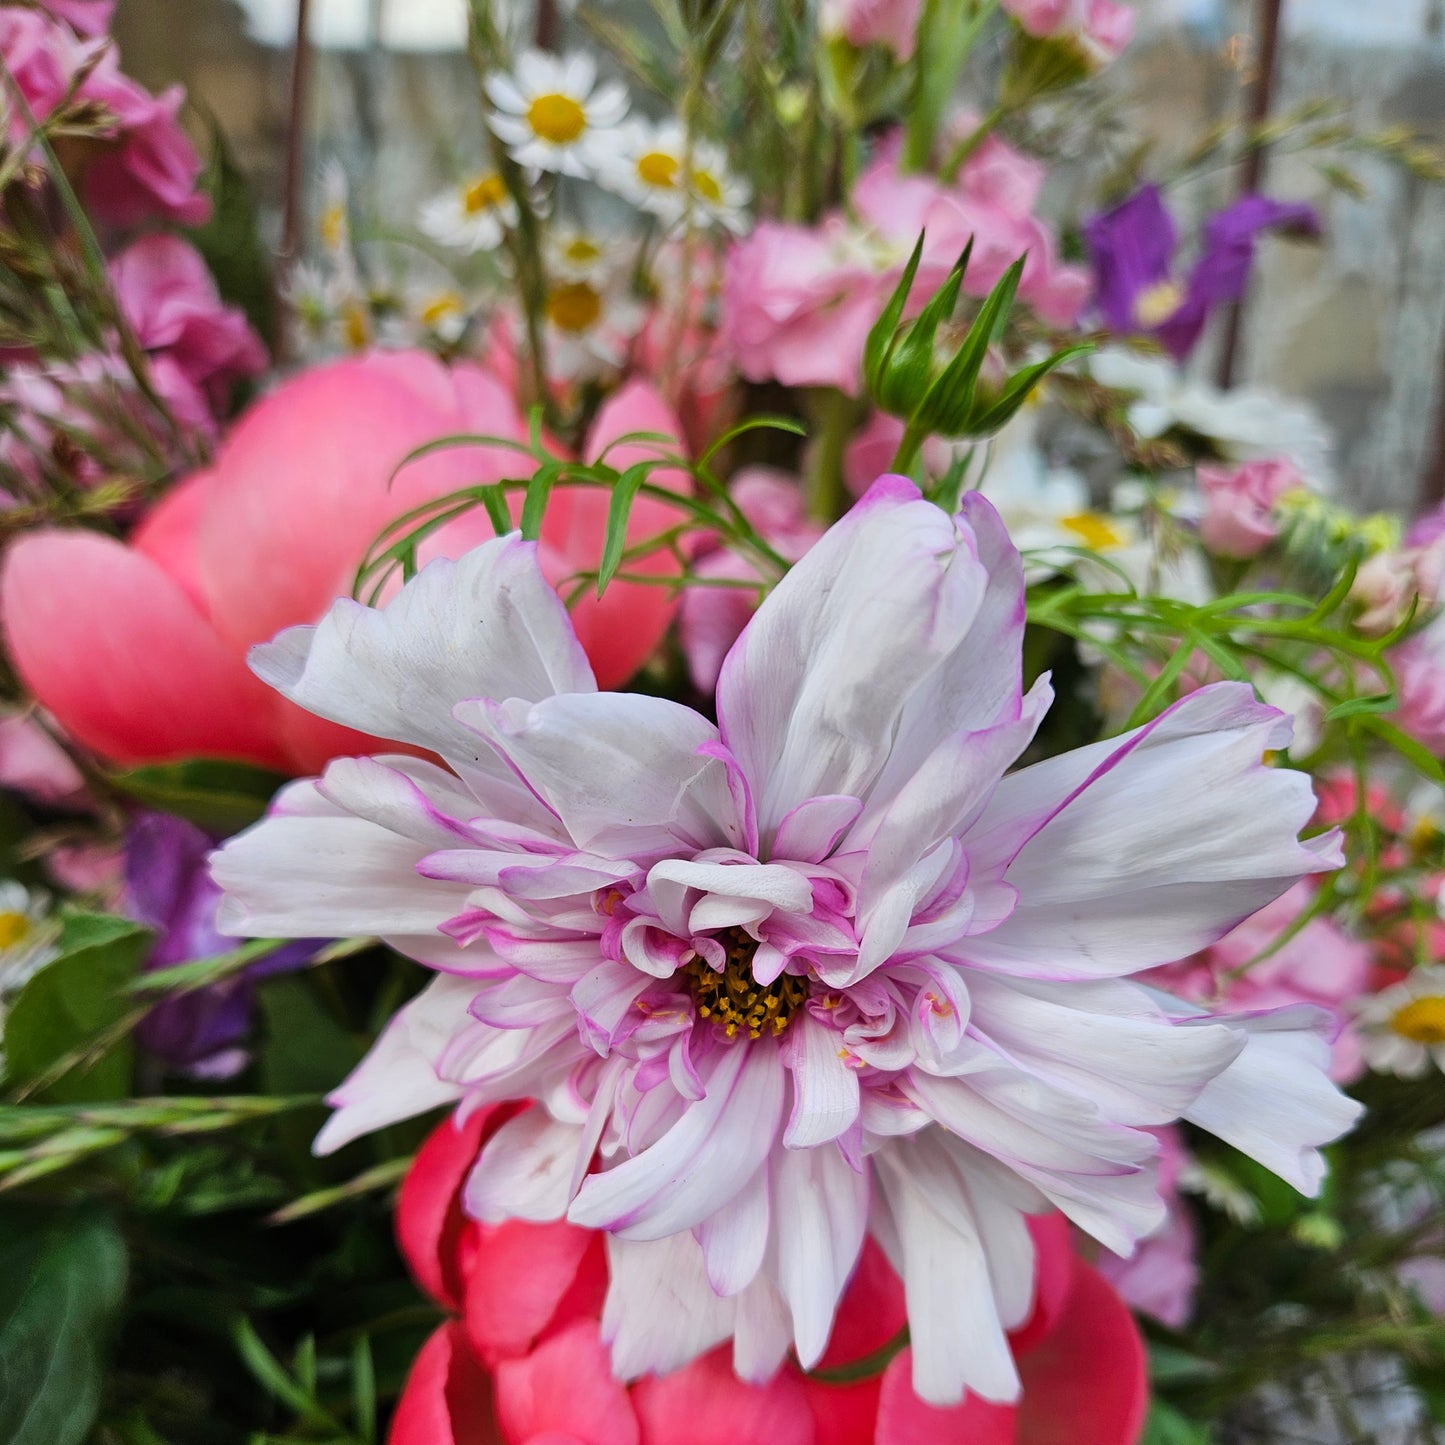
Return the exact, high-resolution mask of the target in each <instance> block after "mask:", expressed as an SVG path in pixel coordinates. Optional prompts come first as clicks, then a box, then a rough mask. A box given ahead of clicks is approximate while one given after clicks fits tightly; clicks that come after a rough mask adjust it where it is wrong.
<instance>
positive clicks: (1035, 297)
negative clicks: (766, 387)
mask: <svg viewBox="0 0 1445 1445" xmlns="http://www.w3.org/2000/svg"><path fill="white" fill-rule="evenodd" d="M1043 177H1044V168H1043V166H1042V164H1041V163H1040V162H1038V161H1035V160H1033V159H1031V158H1029V157H1028V156H1025V155H1023V154H1022V153H1021V152H1019V151H1017V150H1015V149H1014V148H1013V147H1012V146H1010V145H1009V144H1008V143H1007V142H1006V141H1002V140H1000V139H999V138H998V137H997V136H989V137H988V138H987V139H986V140H984V141H983V143H982V144H981V145H979V147H978V148H977V150H976V151H975V152H974V153H973V155H971V156H970V157H969V158H968V160H967V161H966V162H965V164H964V165H963V167H962V169H961V171H960V173H959V175H958V178H957V180H956V181H953V182H950V181H946V180H940V179H938V178H936V177H933V176H928V175H912V174H907V173H905V172H904V171H903V169H902V167H901V164H900V161H899V158H898V155H897V146H896V144H890V145H887V146H885V147H884V148H883V150H882V152H881V154H880V155H879V156H878V158H877V159H876V160H875V161H874V163H873V164H872V165H871V166H870V167H869V168H868V169H867V171H865V172H864V174H863V175H862V176H861V177H860V179H859V181H858V184H857V186H856V187H855V188H854V190H853V193H852V196H851V198H850V205H849V208H848V211H847V212H844V211H835V212H833V213H831V214H830V215H828V216H826V217H824V219H823V220H822V222H821V223H820V224H819V225H817V226H814V227H808V226H799V225H793V224H790V223H785V222H780V221H762V222H760V223H759V224H758V226H757V228H756V229H755V230H754V231H753V233H752V235H751V236H749V237H748V238H747V240H745V241H743V242H741V243H740V244H738V245H737V246H735V247H734V248H733V250H732V251H731V253H730V254H729V256H728V259H727V263H726V267H725V272H724V279H723V293H722V332H723V342H724V345H725V347H726V349H727V351H728V352H729V354H730V355H731V356H732V358H733V360H734V361H735V363H736V365H737V368H738V370H739V371H740V372H741V373H742V375H743V376H744V377H746V378H747V379H748V380H749V381H766V380H769V379H771V380H776V381H781V382H783V383H784V384H785V385H788V386H833V387H837V388H838V390H840V391H843V392H846V393H848V394H849V395H850V396H856V395H857V394H858V393H859V391H860V389H861V387H862V380H863V378H862V360H863V344H864V341H865V340H866V339H867V335H868V331H869V328H870V327H871V326H872V325H873V322H874V321H875V320H876V319H877V317H878V315H879V313H880V312H881V311H882V310H883V308H884V306H885V304H886V303H887V300H888V297H889V295H890V294H891V293H892V291H893V289H894V287H895V286H896V285H897V283H898V280H899V278H900V277H901V275H902V273H903V269H904V266H905V264H906V263H907V260H908V257H909V255H910V254H911V252H912V250H913V247H914V244H915V243H916V242H917V240H918V237H919V234H920V233H921V232H926V243H925V246H924V252H923V258H922V262H921V264H920V267H919V272H918V278H917V283H916V285H915V295H917V296H920V297H924V296H927V295H928V294H930V293H931V292H932V291H933V290H934V289H935V288H936V287H937V286H938V285H939V284H941V283H942V281H943V280H944V278H945V277H946V276H947V274H948V272H949V270H950V268H951V267H952V266H953V264H954V263H955V262H956V261H957V260H958V258H959V255H960V254H961V253H962V251H963V249H964V247H965V246H966V245H967V244H968V243H969V241H970V240H971V241H972V243H973V252H972V257H971V260H970V263H969V267H968V271H967V274H966V275H965V277H964V282H963V289H964V291H965V292H966V293H967V294H968V295H970V296H984V295H987V293H988V292H989V290H990V289H991V288H992V287H993V286H994V285H995V283H997V282H998V280H999V279H1000V278H1001V277H1002V276H1003V274H1004V272H1005V271H1006V270H1007V269H1008V268H1009V266H1011V265H1012V264H1013V263H1014V262H1015V261H1017V260H1018V258H1019V257H1020V256H1026V257H1027V260H1026V261H1025V264H1024V272H1023V278H1022V281H1021V283H1020V285H1019V295H1020V296H1021V297H1022V299H1023V300H1024V301H1025V302H1026V303H1028V304H1029V305H1030V306H1031V307H1032V308H1033V309H1034V311H1035V312H1036V313H1037V314H1038V315H1039V316H1040V317H1041V318H1042V319H1043V320H1044V321H1046V322H1048V323H1049V324H1050V325H1054V326H1068V325H1071V324H1072V323H1073V322H1074V320H1075V319H1076V318H1077V316H1078V314H1079V311H1080V309H1081V307H1082V306H1083V303H1084V300H1085V298H1086V296H1087V295H1088V291H1089V284H1090V283H1089V278H1088V273H1087V272H1086V271H1084V270H1083V269H1082V268H1080V267H1077V266H1072V265H1068V264H1066V263H1064V262H1062V261H1060V260H1059V259H1058V246H1057V241H1056V238H1055V235H1054V232H1053V230H1052V229H1051V227H1050V226H1049V225H1048V223H1047V222H1045V221H1043V220H1042V219H1040V217H1039V216H1038V215H1037V214H1036V213H1035V208H1036V206H1037V203H1038V197H1039V190H1040V187H1041V186H1042V184H1043Z"/></svg>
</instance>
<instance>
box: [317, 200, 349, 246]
mask: <svg viewBox="0 0 1445 1445" xmlns="http://www.w3.org/2000/svg"><path fill="white" fill-rule="evenodd" d="M345 235H346V207H345V206H336V205H332V206H327V208H326V209H325V210H324V211H322V213H321V242H322V244H323V245H324V246H325V247H326V249H327V250H328V251H336V250H339V249H340V247H341V242H342V238H343V237H344V236H345Z"/></svg>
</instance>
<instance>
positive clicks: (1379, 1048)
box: [1359, 963, 1445, 1079]
mask: <svg viewBox="0 0 1445 1445" xmlns="http://www.w3.org/2000/svg"><path fill="white" fill-rule="evenodd" d="M1359 1024H1360V1038H1361V1041H1362V1043H1363V1045H1364V1051H1365V1062H1366V1063H1367V1064H1369V1066H1370V1067H1371V1068H1372V1069H1374V1070H1375V1071H1376V1072H1377V1073H1382V1074H1400V1075H1402V1076H1404V1077H1405V1078H1409V1079H1418V1078H1419V1077H1420V1076H1421V1075H1422V1074H1425V1073H1427V1072H1428V1071H1429V1069H1430V1066H1431V1065H1432V1064H1433V1065H1434V1066H1435V1067H1436V1068H1437V1069H1440V1070H1442V1071H1445V966H1442V965H1440V964H1435V963H1432V964H1426V965H1425V966H1424V967H1422V968H1417V969H1415V970H1414V971H1413V972H1412V973H1411V974H1410V975H1409V976H1408V977H1407V978H1404V979H1402V980H1401V981H1400V982H1399V983H1397V984H1392V985H1391V986H1390V987H1389V988H1387V989H1382V990H1381V991H1380V992H1379V993H1377V994H1376V995H1375V996H1374V997H1373V998H1368V999H1365V1000H1364V1001H1363V1002H1362V1003H1361V1005H1360V1011H1359Z"/></svg>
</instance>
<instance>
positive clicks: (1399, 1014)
mask: <svg viewBox="0 0 1445 1445" xmlns="http://www.w3.org/2000/svg"><path fill="white" fill-rule="evenodd" d="M1390 1027H1391V1028H1392V1029H1394V1030H1395V1032H1396V1033H1397V1034H1399V1035H1400V1036H1401V1037H1402V1038H1407V1039H1410V1040H1412V1041H1413V1042H1415V1043H1417V1044H1445V997H1442V996H1441V995H1439V994H1431V995H1429V996H1427V997H1425V998H1417V999H1414V1000H1413V1001H1411V1002H1410V1003H1407V1004H1406V1005H1405V1007H1404V1008H1402V1009H1397V1010H1396V1011H1395V1013H1394V1015H1393V1016H1392V1017H1391V1019H1390Z"/></svg>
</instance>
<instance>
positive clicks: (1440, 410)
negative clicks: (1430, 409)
mask: <svg viewBox="0 0 1445 1445" xmlns="http://www.w3.org/2000/svg"><path fill="white" fill-rule="evenodd" d="M1442 501H1445V350H1442V352H1441V356H1440V400H1439V401H1438V402H1437V403H1436V407H1435V455H1434V457H1433V459H1432V460H1431V462H1430V464H1429V465H1428V466H1427V467H1426V468H1425V475H1424V476H1423V477H1421V478H1420V510H1421V511H1426V510H1428V509H1429V508H1431V507H1434V506H1436V505H1438V504H1439V503H1440V502H1442Z"/></svg>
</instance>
